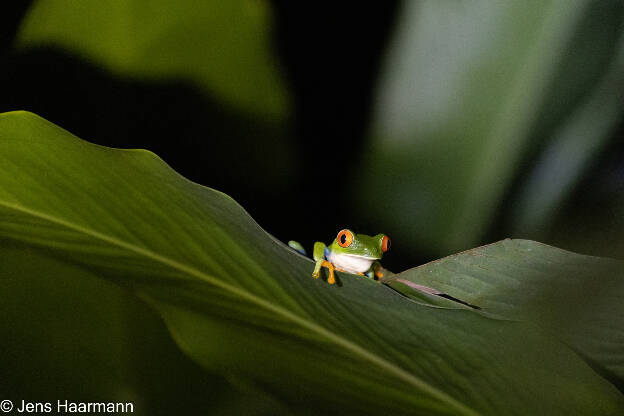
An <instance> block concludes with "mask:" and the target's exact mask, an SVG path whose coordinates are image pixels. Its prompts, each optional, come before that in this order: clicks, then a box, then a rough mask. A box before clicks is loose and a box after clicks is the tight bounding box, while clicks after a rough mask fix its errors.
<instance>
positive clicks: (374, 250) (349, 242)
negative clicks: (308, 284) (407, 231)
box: [288, 228, 390, 285]
mask: <svg viewBox="0 0 624 416" xmlns="http://www.w3.org/2000/svg"><path fill="white" fill-rule="evenodd" d="M288 245H289V246H290V247H291V248H293V249H295V250H296V251H298V252H299V253H301V254H303V255H304V256H305V255H306V253H305V249H303V247H302V246H301V244H299V243H297V242H296V241H292V240H291V241H289V242H288ZM388 250H390V238H389V237H388V236H387V235H385V234H377V235H374V236H369V235H366V234H356V233H354V232H353V231H351V230H349V229H347V228H345V229H343V230H340V231H339V232H338V234H337V235H336V238H335V239H334V241H333V242H332V243H331V244H329V245H325V244H324V243H322V242H320V241H317V242H316V243H314V250H313V254H312V256H313V259H314V261H315V262H316V264H315V266H314V271H313V272H312V277H314V278H315V279H318V278H319V276H320V274H321V268H322V267H325V268H327V270H328V273H329V275H328V277H327V283H329V284H330V285H333V284H334V283H336V276H335V273H334V271H340V272H347V273H352V274H357V275H360V276H364V277H366V278H369V279H372V280H380V279H382V278H383V270H384V269H383V267H382V266H381V263H380V262H379V260H381V258H382V256H383V254H384V253H386V252H387V251H388Z"/></svg>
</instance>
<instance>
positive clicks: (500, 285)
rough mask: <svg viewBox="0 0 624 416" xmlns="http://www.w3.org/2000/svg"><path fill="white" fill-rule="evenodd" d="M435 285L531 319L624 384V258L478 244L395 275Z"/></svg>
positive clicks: (508, 243)
mask: <svg viewBox="0 0 624 416" xmlns="http://www.w3.org/2000/svg"><path fill="white" fill-rule="evenodd" d="M387 283H388V284H390V285H391V286H392V287H394V288H395V289H397V290H399V291H401V292H404V293H406V294H408V295H409V294H410V293H411V292H412V291H411V290H410V287H409V285H410V283H417V284H422V285H428V286H433V287H435V288H437V289H439V290H442V291H445V292H447V293H448V294H450V295H452V296H455V297H457V298H459V299H462V300H465V301H467V302H470V303H474V304H476V305H479V306H481V307H482V308H483V309H484V310H485V311H487V312H488V313H494V314H497V315H500V316H502V317H505V318H508V319H514V320H522V321H531V322H534V323H535V324H537V325H538V326H540V327H542V328H544V329H545V330H547V331H548V332H550V333H552V334H554V335H555V336H556V337H557V338H559V339H560V340H562V341H563V342H565V343H566V344H568V345H570V346H572V347H573V348H574V349H575V350H577V351H579V352H580V353H581V354H582V355H583V356H585V357H587V358H588V359H589V360H590V363H591V364H592V365H594V366H596V367H597V369H598V371H600V372H601V373H602V374H603V375H604V376H606V377H608V378H610V379H611V380H612V381H613V382H614V383H616V384H618V385H620V386H623V387H624V263H623V262H621V261H617V260H609V259H602V258H598V257H591V256H582V255H579V254H574V253H570V252H568V251H565V250H560V249H557V248H554V247H550V246H547V245H545V244H539V243H535V242H533V241H526V240H505V241H501V242H499V243H496V244H490V245H487V246H483V247H478V248H475V249H472V250H469V251H466V252H463V253H460V254H457V255H453V256H449V257H446V258H443V259H441V260H438V261H435V262H432V263H428V264H426V265H425V266H420V267H416V268H414V269H410V270H407V271H405V272H403V273H400V274H398V275H394V276H392V277H391V278H390V279H388V281H387Z"/></svg>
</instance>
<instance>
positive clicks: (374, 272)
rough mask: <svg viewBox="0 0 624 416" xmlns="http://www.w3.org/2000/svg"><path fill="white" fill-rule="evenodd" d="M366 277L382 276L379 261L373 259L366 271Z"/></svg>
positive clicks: (377, 278) (379, 278)
mask: <svg viewBox="0 0 624 416" xmlns="http://www.w3.org/2000/svg"><path fill="white" fill-rule="evenodd" d="M366 277H368V278H369V279H374V280H381V278H383V267H382V266H381V263H379V262H378V261H374V262H373V264H372V265H371V268H370V269H369V270H368V271H367V272H366ZM375 278H376V279H375Z"/></svg>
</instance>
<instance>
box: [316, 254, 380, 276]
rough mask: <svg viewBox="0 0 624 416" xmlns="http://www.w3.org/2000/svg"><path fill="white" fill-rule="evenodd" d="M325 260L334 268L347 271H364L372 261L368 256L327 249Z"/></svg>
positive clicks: (369, 266)
mask: <svg viewBox="0 0 624 416" xmlns="http://www.w3.org/2000/svg"><path fill="white" fill-rule="evenodd" d="M327 251H328V253H326V256H325V257H327V260H329V262H330V263H332V264H333V265H334V266H335V267H336V268H338V269H342V270H344V271H346V272H349V273H364V272H367V271H368V270H369V269H370V268H371V265H372V264H373V261H375V259H371V258H370V257H363V256H356V255H353V254H344V253H334V252H332V251H331V250H327Z"/></svg>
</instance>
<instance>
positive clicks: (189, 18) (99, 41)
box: [17, 0, 289, 120]
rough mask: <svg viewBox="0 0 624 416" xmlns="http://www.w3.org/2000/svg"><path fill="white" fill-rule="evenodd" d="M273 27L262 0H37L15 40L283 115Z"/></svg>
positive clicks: (258, 111) (284, 103) (285, 104)
mask: <svg viewBox="0 0 624 416" xmlns="http://www.w3.org/2000/svg"><path fill="white" fill-rule="evenodd" d="M271 26H272V14H271V9H270V7H269V5H268V4H267V3H266V2H264V1H258V0H233V1H227V2H220V1H202V2H201V3H198V2H196V1H190V0H189V1H176V2H171V1H166V0H161V1H147V0H130V1H128V0H113V1H106V2H100V1H96V0H86V1H83V0H78V1H71V2H67V1H64V0H38V1H36V2H35V3H34V4H33V5H32V6H31V8H30V10H29V11H28V13H27V15H26V17H25V19H24V21H23V23H22V25H21V28H20V32H19V35H18V37H17V45H18V46H19V47H21V48H32V47H37V46H42V45H45V46H50V45H53V46H60V47H62V48H64V49H67V50H70V51H72V52H74V53H78V54H80V55H82V56H84V57H86V58H88V59H90V60H93V61H94V62H96V63H97V64H98V65H103V66H104V67H106V68H108V69H110V70H112V71H114V72H117V73H120V74H123V75H125V76H134V77H140V78H150V79H163V78H166V77H167V78H171V77H176V78H183V79H188V80H192V81H194V82H195V83H196V84H197V85H198V86H200V87H202V88H205V89H206V90H207V91H208V92H209V93H210V94H213V95H215V96H216V97H218V98H219V99H220V100H221V101H222V102H223V105H229V106H232V107H234V108H238V109H242V110H244V111H250V112H252V113H255V114H258V115H260V116H263V117H271V118H277V119H280V120H283V119H285V118H286V116H287V115H288V113H289V105H288V93H287V89H286V86H285V83H284V80H283V78H282V77H281V76H280V74H279V72H278V68H277V61H276V60H275V59H274V57H273V53H272V50H271V45H270V36H269V35H270V28H271Z"/></svg>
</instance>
